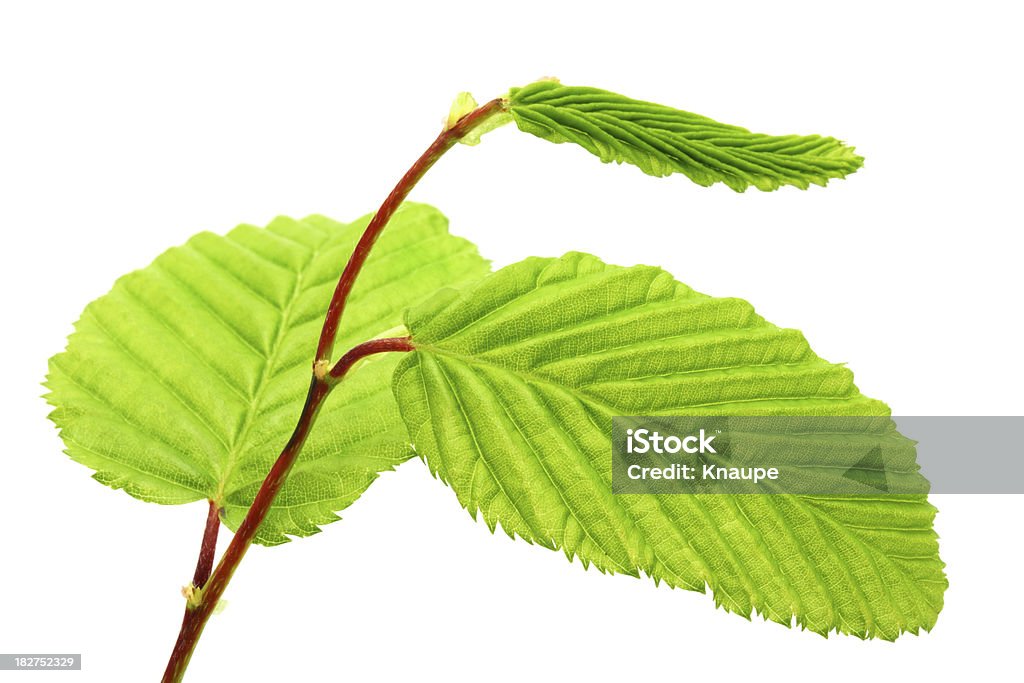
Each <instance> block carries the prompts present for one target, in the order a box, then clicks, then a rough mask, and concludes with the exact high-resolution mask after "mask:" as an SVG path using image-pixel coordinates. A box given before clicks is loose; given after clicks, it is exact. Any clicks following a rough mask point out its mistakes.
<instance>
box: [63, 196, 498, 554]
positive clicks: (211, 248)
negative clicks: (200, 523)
mask: <svg viewBox="0 0 1024 683" xmlns="http://www.w3.org/2000/svg"><path fill="white" fill-rule="evenodd" d="M368 221H369V216H367V217H364V218H362V219H360V220H358V221H356V222H354V223H350V224H341V223H337V222H334V221H332V220H330V219H327V218H324V217H321V216H311V217H309V218H306V219H304V220H293V219H290V218H278V219H276V220H274V221H273V222H272V223H271V224H270V225H269V226H267V227H266V228H258V227H254V226H251V225H241V226H239V227H237V228H235V229H234V230H232V231H231V232H229V233H228V234H227V235H226V236H219V235H214V234H211V233H201V234H199V235H196V236H195V237H193V238H192V239H190V240H189V241H188V242H187V243H186V244H184V245H183V246H181V247H176V248H173V249H170V250H169V251H167V252H165V253H164V254H162V255H161V256H159V257H158V258H157V259H156V260H155V261H154V262H153V263H152V264H151V265H149V266H148V267H146V268H144V269H142V270H138V271H135V272H133V273H130V274H128V275H126V276H124V277H122V278H121V279H119V280H118V281H117V283H116V284H115V285H114V287H113V289H112V290H111V292H110V293H109V294H107V295H105V296H103V297H101V298H99V299H97V300H96V301H94V302H92V303H91V304H89V306H87V307H86V309H85V311H84V312H83V313H82V317H81V319H80V320H79V321H78V323H77V324H76V325H75V332H74V333H73V334H72V335H71V337H70V339H69V341H68V347H67V349H66V350H65V351H64V352H62V353H60V354H58V355H57V356H55V357H54V358H52V359H51V361H50V372H49V375H48V378H47V386H48V388H49V389H50V393H49V394H48V395H47V400H48V401H49V402H50V403H51V404H52V405H53V406H54V407H55V410H54V411H53V412H52V414H51V418H52V419H53V421H54V422H55V423H56V424H57V426H58V427H60V429H61V438H63V440H64V443H65V445H66V446H67V453H68V455H70V456H71V457H72V458H73V459H75V460H77V461H78V462H80V463H82V464H84V465H86V466H88V467H90V468H92V469H94V470H96V473H95V474H94V478H96V479H97V480H98V481H100V482H102V483H104V484H107V485H108V486H112V487H114V488H119V489H124V490H125V491H126V492H127V493H129V494H131V495H132V496H135V497H136V498H140V499H142V500H146V501H151V502H157V503H187V502H190V501H194V500H200V499H205V498H210V499H213V500H215V501H217V503H218V504H219V505H221V506H222V507H223V508H224V513H223V519H224V522H225V523H226V524H227V525H228V526H229V527H231V528H232V529H234V528H237V526H238V524H239V523H241V520H242V518H243V517H244V515H245V512H246V511H247V510H248V507H249V505H250V504H251V502H252V499H253V497H254V496H255V494H256V491H257V490H258V488H259V486H260V484H261V483H262V481H263V478H264V476H265V475H266V473H267V471H268V470H269V469H270V466H271V464H272V463H273V462H274V460H275V459H276V458H277V456H278V454H279V453H280V451H281V448H282V446H284V444H285V442H286V441H287V439H288V437H289V435H290V433H291V431H292V429H293V428H294V426H295V421H296V419H297V418H298V415H299V412H300V409H301V407H302V403H303V399H304V396H305V392H306V390H307V388H308V386H309V378H310V369H311V363H312V360H313V356H314V354H315V351H316V342H317V338H318V336H319V332H320V327H321V325H322V323H323V319H324V314H325V311H326V310H327V303H328V301H329V300H330V298H331V293H332V292H333V290H334V286H335V284H336V283H337V280H338V276H339V275H340V273H341V271H342V269H343V268H344V265H345V262H346V260H347V259H348V256H349V253H350V252H351V251H352V247H353V246H354V245H355V242H356V240H357V239H358V238H359V235H360V234H361V233H362V230H363V228H364V227H365V226H366V223H367V222H368ZM488 270H489V268H488V265H487V262H486V261H484V260H483V259H482V258H481V257H480V256H479V255H478V254H477V251H476V248H475V247H474V246H473V245H472V244H471V243H469V242H467V241H465V240H463V239H460V238H457V237H453V236H451V235H449V234H448V227H447V221H446V219H445V218H444V217H443V216H442V215H441V214H440V212H438V211H437V210H436V209H433V208H431V207H428V206H425V205H417V204H407V205H405V206H403V207H402V209H401V210H400V211H399V212H398V213H397V214H396V216H395V217H394V219H393V222H392V225H390V226H389V228H388V231H387V232H385V233H384V235H383V236H382V238H381V239H380V242H379V244H378V245H377V247H376V248H375V250H374V252H373V254H372V255H371V256H370V258H369V260H368V262H367V264H366V267H365V269H364V271H363V273H362V275H361V277H360V279H359V281H358V282H357V284H356V286H355V289H354V290H353V293H352V297H351V300H350V303H351V306H350V308H349V311H348V313H347V315H346V317H345V320H344V321H343V324H342V328H341V332H340V335H339V338H338V344H337V348H338V349H339V351H344V350H345V349H347V348H349V347H350V346H352V345H354V344H357V343H359V342H362V341H365V340H367V339H369V338H372V337H374V336H378V335H380V334H381V333H384V332H386V331H388V330H389V329H392V328H394V327H396V326H398V325H400V324H401V322H402V320H401V314H402V310H403V309H405V308H406V307H408V306H409V305H412V304H413V303H415V302H417V301H419V300H421V299H422V298H424V297H425V296H427V295H429V294H431V293H432V292H434V291H435V290H437V289H438V288H439V287H442V286H448V285H451V284H452V283H459V282H464V281H467V280H473V279H477V278H479V277H481V276H482V275H483V274H484V273H486V272H487V271H488ZM397 360H398V359H397V358H395V357H393V356H379V357H376V358H373V359H370V360H367V361H366V362H365V365H363V366H361V367H359V368H358V369H357V370H356V371H354V372H353V373H351V374H350V375H349V376H348V377H347V378H346V379H345V381H344V382H342V383H341V385H339V386H338V387H337V388H336V390H335V391H334V395H332V396H331V397H330V398H329V399H328V401H327V403H326V404H325V406H324V407H323V409H322V411H321V413H320V416H319V418H318V421H317V424H316V425H315V427H314V429H313V431H312V433H311V435H310V437H309V440H308V441H307V443H306V445H305V447H304V449H303V452H302V454H301V456H300V457H299V459H298V461H297V463H296V464H295V467H294V469H293V470H292V473H291V475H290V477H289V478H288V480H287V482H286V483H285V485H284V487H283V488H282V490H281V492H280V494H279V496H278V498H277V500H276V501H275V503H274V506H273V507H272V508H271V510H270V514H269V515H268V517H267V519H266V521H265V522H264V523H263V525H262V527H261V528H260V530H259V532H258V534H257V536H256V540H257V541H259V542H261V543H265V544H276V543H283V542H285V541H287V540H288V538H287V536H286V534H288V535H296V536H306V535H309V534H312V533H315V532H317V531H318V530H319V528H318V525H320V524H325V523H327V522H331V521H334V520H336V519H337V518H338V517H337V515H336V514H335V512H336V511H338V510H341V509H343V508H345V507H346V506H348V505H349V504H350V503H351V502H352V501H354V500H355V499H356V498H358V497H359V495H360V494H361V493H362V492H363V491H364V490H365V489H366V488H367V487H368V486H369V485H370V484H371V483H372V482H373V480H374V479H375V478H376V477H377V474H378V472H381V471H385V470H389V469H391V468H392V467H394V466H395V465H396V464H398V463H401V462H403V461H404V460H406V459H407V458H408V457H409V456H410V455H411V453H410V450H409V439H408V436H407V433H406V431H405V427H404V425H403V424H402V421H401V419H400V417H399V415H398V411H397V407H396V406H395V401H394V398H393V396H392V394H391V391H390V377H391V373H392V372H393V369H394V367H395V363H396V362H397Z"/></svg>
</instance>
